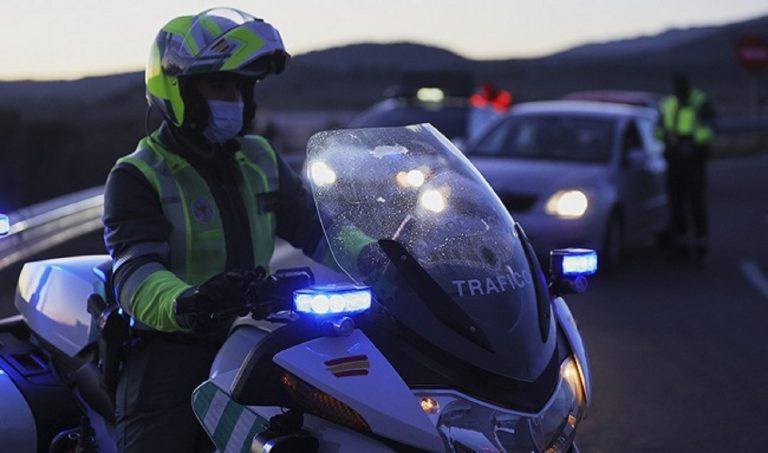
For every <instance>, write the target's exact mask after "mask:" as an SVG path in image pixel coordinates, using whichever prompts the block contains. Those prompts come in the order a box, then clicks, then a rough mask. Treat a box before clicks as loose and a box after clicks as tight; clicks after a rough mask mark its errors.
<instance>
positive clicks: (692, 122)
mask: <svg viewBox="0 0 768 453" xmlns="http://www.w3.org/2000/svg"><path fill="white" fill-rule="evenodd" d="M706 101H707V98H706V96H705V95H704V93H702V92H701V91H699V90H691V93H690V96H689V100H688V103H687V104H685V105H680V103H679V101H678V99H677V97H676V96H668V97H667V98H665V99H664V101H663V102H662V103H661V115H662V120H663V125H664V129H665V130H666V132H667V134H672V135H674V136H675V137H676V138H680V137H691V138H693V142H694V143H695V144H697V145H707V144H709V143H710V142H711V141H712V136H713V133H712V129H711V128H710V127H709V126H708V125H707V124H702V122H701V118H699V115H700V113H701V108H702V107H703V106H704V104H705V103H706Z"/></svg>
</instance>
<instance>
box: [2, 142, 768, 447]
mask: <svg viewBox="0 0 768 453" xmlns="http://www.w3.org/2000/svg"><path fill="white" fill-rule="evenodd" d="M709 174H710V180H709V189H710V192H709V201H710V203H709V204H710V225H711V253H710V255H709V257H708V259H707V262H706V263H705V266H704V267H703V268H699V267H695V266H693V265H690V264H685V263H673V262H669V261H667V260H665V259H664V257H663V256H661V255H660V254H658V253H657V252H656V251H655V250H653V249H650V248H649V249H634V250H630V251H628V252H627V254H626V256H625V262H624V264H623V266H622V268H621V269H619V271H618V272H616V273H614V274H611V275H602V276H598V277H597V278H596V279H595V280H594V281H593V282H592V285H591V288H590V290H589V291H588V292H587V294H584V295H580V296H571V297H569V298H568V302H569V304H570V306H571V309H572V311H573V312H574V315H575V316H576V319H577V321H578V322H579V327H580V329H581V331H582V334H583V336H584V338H585V341H586V344H587V347H588V351H589V354H590V359H591V365H592V372H593V381H592V386H593V402H592V406H591V409H590V413H589V417H588V418H587V419H586V420H585V421H584V422H583V423H582V425H581V427H580V428H579V433H578V435H577V439H578V443H579V446H580V448H581V449H582V451H585V452H617V451H621V452H688V451H712V452H721V451H768V443H767V442H766V439H765V435H764V431H765V428H764V425H765V420H768V377H767V376H768V343H767V342H766V338H765V337H766V332H768V328H766V326H767V325H768V239H766V238H767V237H768V156H764V157H757V158H744V159H733V160H719V161H716V162H713V163H712V164H711V166H710V171H709ZM78 252H79V253H102V251H101V245H100V241H99V237H98V235H91V236H89V237H87V238H83V239H81V240H79V241H77V242H76V243H72V244H68V245H65V246H63V247H60V248H58V249H57V250H53V251H51V252H49V253H47V254H46V255H47V256H64V255H67V254H72V253H78ZM291 255H292V254H291V253H290V251H289V250H288V249H287V248H286V247H285V245H284V244H281V245H280V246H279V247H278V250H277V253H276V259H275V260H273V263H274V265H275V266H276V267H280V266H289V265H292V264H296V263H297V262H296V261H295V260H294V259H293V258H292V257H291ZM41 257H42V256H41ZM41 257H38V258H41ZM13 272H18V269H16V270H10V271H6V272H3V273H2V275H0V290H1V291H2V297H0V314H9V313H10V312H11V311H12V309H11V308H10V307H9V304H10V301H11V300H12V291H13V282H12V280H13V276H12V275H9V274H11V273H13ZM338 278H340V277H339V276H338V275H333V274H329V273H325V272H321V275H320V280H333V279H338Z"/></svg>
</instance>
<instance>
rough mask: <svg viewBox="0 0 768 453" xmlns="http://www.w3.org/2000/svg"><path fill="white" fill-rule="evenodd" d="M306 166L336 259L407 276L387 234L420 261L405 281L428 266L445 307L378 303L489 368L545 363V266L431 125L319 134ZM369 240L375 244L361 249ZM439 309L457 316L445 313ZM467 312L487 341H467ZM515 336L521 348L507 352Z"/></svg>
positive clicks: (518, 372) (373, 277)
mask: <svg viewBox="0 0 768 453" xmlns="http://www.w3.org/2000/svg"><path fill="white" fill-rule="evenodd" d="M306 170H307V174H308V179H309V181H310V183H311V185H312V192H313V195H314V198H315V201H316V204H317V209H318V212H319V214H320V220H321V223H322V225H323V229H324V231H325V235H326V238H327V240H328V243H329V245H330V248H331V251H332V253H333V256H334V258H335V260H336V262H337V263H338V264H339V266H340V267H341V268H342V269H343V270H344V271H345V272H346V273H347V274H348V275H349V276H350V277H351V278H352V279H353V280H354V281H355V282H357V283H363V282H368V283H370V282H381V281H383V280H388V279H390V277H391V275H390V274H391V272H392V267H393V266H394V267H395V268H396V269H397V270H398V272H400V273H401V274H402V272H403V269H401V267H400V266H399V263H393V261H392V258H391V256H390V258H387V255H385V253H384V252H386V250H384V249H385V247H384V245H382V243H390V244H396V247H399V248H400V249H399V250H402V252H398V255H397V256H398V257H400V258H401V259H403V260H404V259H405V257H406V255H408V256H410V257H412V258H413V260H414V261H415V262H416V263H418V264H417V265H415V266H416V267H417V268H416V269H412V270H413V272H409V273H408V274H409V275H404V277H405V278H406V279H408V278H410V277H412V276H413V273H414V272H415V273H425V274H428V277H427V278H426V280H431V282H428V283H429V284H437V285H439V289H436V290H435V291H431V292H430V293H429V294H430V296H429V297H426V299H429V300H426V301H425V300H424V299H425V298H424V297H423V293H422V294H421V295H420V296H419V298H420V299H421V300H422V301H423V302H424V304H425V305H429V304H430V303H431V304H442V305H444V306H443V307H437V308H434V307H433V308H432V309H430V310H433V311H435V312H436V313H437V314H436V315H429V314H428V312H427V311H424V310H425V308H423V307H419V306H417V305H415V304H414V303H413V301H411V302H408V303H406V301H408V300H409V297H406V296H404V297H398V298H392V300H390V301H386V300H385V301H384V302H383V303H384V304H385V306H387V308H388V309H389V310H390V311H391V313H393V314H394V316H395V317H397V318H398V319H400V320H401V321H403V322H404V323H406V324H408V323H414V324H415V325H414V326H412V327H413V328H414V329H418V331H419V332H420V333H421V334H423V335H428V336H429V338H430V339H432V340H431V341H433V340H434V339H436V338H439V339H440V343H441V347H449V349H451V350H456V351H458V352H461V351H464V354H463V355H465V356H468V357H473V358H474V359H473V360H477V361H483V363H478V365H480V366H483V367H484V368H487V369H498V372H499V373H501V374H505V375H509V376H517V377H520V378H523V377H525V376H527V375H528V373H529V372H531V370H534V369H536V368H539V365H541V364H532V363H531V362H530V361H538V360H539V359H537V358H536V357H537V356H536V354H534V353H533V351H539V348H545V349H547V348H550V347H552V345H551V344H549V343H541V332H540V331H539V324H538V321H537V283H535V282H534V279H536V278H539V275H538V274H534V273H533V271H532V270H531V267H530V266H529V261H528V257H527V254H526V252H525V251H524V247H523V243H522V242H521V240H520V237H519V235H518V232H517V229H516V228H515V223H514V221H513V220H512V218H511V217H510V215H509V213H508V212H507V210H506V209H505V208H504V206H503V205H502V203H501V202H500V201H499V199H498V197H497V196H496V195H495V194H494V192H493V190H492V189H491V187H490V186H489V185H488V183H487V182H486V181H485V180H484V179H483V177H482V176H481V175H480V173H479V172H478V171H477V170H476V169H475V168H474V166H472V164H471V163H469V161H468V160H467V158H466V157H465V156H464V155H463V154H462V153H461V152H460V151H459V150H458V149H456V148H455V147H454V146H453V145H452V144H451V143H450V142H449V141H448V140H447V139H446V138H445V137H444V136H443V135H441V134H440V133H439V132H438V131H437V130H436V129H435V128H434V127H432V126H431V125H428V124H422V125H416V126H408V127H400V128H375V129H348V130H338V131H326V132H321V133H318V134H316V135H314V136H313V137H312V138H311V139H310V141H309V144H308V147H307V161H306ZM363 246H365V247H368V246H370V247H368V248H369V249H371V248H372V249H373V250H374V252H376V253H365V252H364V251H363V252H361V247H363ZM365 247H363V248H365ZM369 251H370V250H369ZM382 251H383V252H382ZM423 280H424V279H422V281H423ZM396 281H397V280H396ZM390 286H391V285H390ZM410 286H418V284H415V285H414V284H413V283H412V282H411V283H410ZM440 289H442V291H440ZM414 291H416V292H417V293H418V288H416V289H414ZM441 294H442V295H441ZM377 296H378V294H377ZM403 304H404V305H403ZM443 311H445V312H446V313H448V312H450V313H452V314H449V315H447V316H448V317H449V318H450V317H451V316H453V315H455V314H456V313H459V315H457V316H454V317H453V318H452V319H448V320H447V321H446V320H445V319H444V317H441V315H445V313H442V312H443ZM435 316H437V318H439V319H440V320H442V321H444V323H443V324H440V323H439V322H435ZM529 318H530V319H529ZM462 320H466V321H467V324H466V325H465V327H466V328H467V331H470V330H471V331H472V332H473V333H478V334H479V333H480V332H482V334H483V335H484V338H483V339H482V341H475V342H474V343H472V341H474V340H475V339H474V338H472V339H471V341H469V342H467V341H465V340H466V338H463V339H462V335H463V336H464V337H466V336H469V334H466V332H458V331H459V330H461V326H459V327H457V325H459V324H461V323H462V322H464V321H462ZM457 332H458V333H457ZM478 344H481V345H482V348H477V345H478ZM509 344H519V345H520V346H521V348H520V349H515V350H513V351H510V350H509V349H510V348H509V347H508V345H509ZM523 345H527V346H525V347H523ZM473 348H474V349H473ZM475 349H479V352H478V351H476V350H475ZM490 350H495V351H497V355H493V356H491V355H488V352H487V351H490ZM482 351H486V352H485V354H486V356H483V355H482ZM498 354H502V355H504V356H499V355H498ZM509 354H512V355H515V356H516V357H515V358H514V359H515V360H513V358H512V357H511V356H508V355H509ZM544 356H545V357H549V356H546V354H545V355H544ZM542 366H543V365H542Z"/></svg>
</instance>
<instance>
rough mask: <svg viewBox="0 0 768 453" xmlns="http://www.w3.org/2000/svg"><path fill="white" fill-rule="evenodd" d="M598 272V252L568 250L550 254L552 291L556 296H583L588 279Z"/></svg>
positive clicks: (557, 250)
mask: <svg viewBox="0 0 768 453" xmlns="http://www.w3.org/2000/svg"><path fill="white" fill-rule="evenodd" d="M595 272H597V252H595V251H594V250H592V249H581V248H566V249H556V250H552V251H551V252H549V275H550V279H551V283H550V286H551V289H552V291H553V292H554V293H555V294H581V293H583V292H584V291H586V290H587V286H588V284H587V277H588V276H590V275H593V274H594V273H595Z"/></svg>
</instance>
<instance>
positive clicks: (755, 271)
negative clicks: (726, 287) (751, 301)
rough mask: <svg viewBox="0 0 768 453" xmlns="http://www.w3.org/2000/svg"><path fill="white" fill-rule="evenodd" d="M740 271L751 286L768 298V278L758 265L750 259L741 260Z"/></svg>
mask: <svg viewBox="0 0 768 453" xmlns="http://www.w3.org/2000/svg"><path fill="white" fill-rule="evenodd" d="M741 271H742V272H744V276H745V277H747V280H749V282H750V283H752V286H754V287H755V289H756V290H758V291H759V292H760V293H761V294H762V295H763V296H765V298H766V299H768V278H766V277H765V275H764V274H763V272H762V271H761V270H760V266H758V265H757V263H756V262H754V261H752V260H742V261H741Z"/></svg>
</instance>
